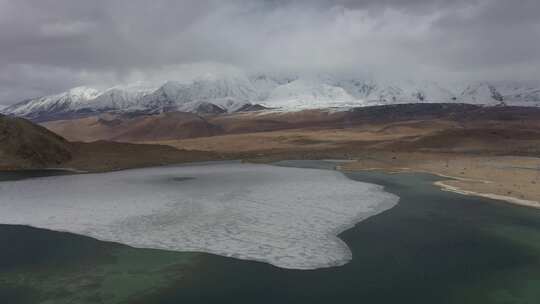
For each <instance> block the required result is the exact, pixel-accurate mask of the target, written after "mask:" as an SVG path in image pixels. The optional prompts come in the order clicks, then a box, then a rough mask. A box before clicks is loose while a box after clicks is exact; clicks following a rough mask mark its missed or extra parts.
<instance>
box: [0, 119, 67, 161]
mask: <svg viewBox="0 0 540 304" xmlns="http://www.w3.org/2000/svg"><path fill="white" fill-rule="evenodd" d="M71 151H72V146H71V144H70V143H69V142H67V141H66V140H65V139H63V138H62V137H60V136H58V135H56V134H54V133H53V132H51V131H49V130H47V129H45V128H44V127H41V126H38V125H35V124H33V123H31V122H30V121H28V120H25V119H22V118H14V117H8V116H3V115H0V169H21V168H22V169H24V168H43V167H54V166H58V165H60V164H61V163H63V162H65V161H67V160H69V159H70V158H71V157H72V152H71Z"/></svg>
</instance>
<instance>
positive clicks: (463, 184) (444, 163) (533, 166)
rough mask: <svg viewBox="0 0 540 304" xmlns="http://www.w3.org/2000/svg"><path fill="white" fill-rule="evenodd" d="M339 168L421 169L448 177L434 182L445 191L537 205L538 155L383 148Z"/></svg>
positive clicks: (539, 197) (539, 194) (539, 191)
mask: <svg viewBox="0 0 540 304" xmlns="http://www.w3.org/2000/svg"><path fill="white" fill-rule="evenodd" d="M341 169H342V170H345V171H347V170H353V171H354V170H375V169H378V170H383V171H386V172H407V171H408V172H425V173H430V174H435V175H438V176H441V177H447V178H449V180H445V181H439V182H436V183H435V185H437V186H439V187H440V188H441V189H442V190H445V191H451V192H456V193H460V194H464V195H475V196H481V197H486V198H490V199H496V200H502V201H506V202H509V203H512V204H516V205H520V206H527V207H533V208H540V187H539V186H538V185H539V184H540V158H535V157H519V156H474V155H465V154H444V153H384V152H383V153H378V154H377V155H371V156H369V155H368V156H366V157H364V158H362V159H358V160H357V161H356V162H352V163H345V164H343V165H342V166H341Z"/></svg>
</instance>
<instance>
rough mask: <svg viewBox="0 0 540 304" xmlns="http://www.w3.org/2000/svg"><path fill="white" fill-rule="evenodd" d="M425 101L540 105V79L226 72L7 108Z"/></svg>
mask: <svg viewBox="0 0 540 304" xmlns="http://www.w3.org/2000/svg"><path fill="white" fill-rule="evenodd" d="M419 102H456V103H472V104H481V105H488V106H489V105H520V106H540V82H471V83H464V84H461V85H450V86H448V85H446V86H445V85H441V84H439V83H437V82H433V81H423V82H415V81H400V82H378V81H374V80H372V79H368V80H364V79H354V78H340V77H329V76H325V77H299V76H291V77H276V76H271V75H265V74H258V75H251V76H243V75H229V76H223V75H222V76H219V77H215V76H214V77H209V76H207V77H201V78H196V79H194V80H192V81H189V82H179V81H167V82H165V83H163V84H161V85H159V86H149V85H145V84H144V83H135V84H131V85H127V86H115V87H111V88H109V89H106V90H103V91H98V90H96V89H93V88H88V87H77V88H73V89H71V90H69V91H66V92H63V93H60V94H56V95H51V96H44V97H39V98H33V99H28V100H25V101H22V102H19V103H16V104H14V105H11V106H8V107H6V108H4V109H3V110H2V112H3V113H5V114H8V115H15V116H21V117H25V118H29V119H35V120H51V119H61V118H62V117H65V116H69V115H91V114H93V113H104V112H120V113H161V112H167V111H184V112H194V113H201V114H220V113H227V112H228V113H231V112H236V111H238V110H239V109H242V108H243V107H245V106H246V105H249V104H261V105H263V106H265V107H269V108H277V109H280V110H283V111H296V110H302V109H314V108H350V107H362V106H369V105H383V104H395V103H419Z"/></svg>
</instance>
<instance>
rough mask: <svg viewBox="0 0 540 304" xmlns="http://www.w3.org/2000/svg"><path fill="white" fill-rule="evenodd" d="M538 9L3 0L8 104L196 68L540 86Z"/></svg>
mask: <svg viewBox="0 0 540 304" xmlns="http://www.w3.org/2000/svg"><path fill="white" fill-rule="evenodd" d="M539 11H540V2H539V1H537V0H521V1H506V0H469V1H466V0H444V1H443V0H431V1H430V0H335V1H330V0H230V1H224V0H207V1H204V0H203V1H201V0H184V1H174V0H155V1H145V0H132V1H130V0H95V1H72V0H64V1H60V0H57V1H55V0H39V1H35V0H0V104H1V103H9V102H13V101H16V100H18V99H21V98H25V97H30V96H35V95H41V94H50V93H54V92H58V91H61V90H65V89H67V88H69V87H72V86H76V85H82V84H89V85H110V84H114V83H116V82H126V81H131V80H133V79H144V78H145V77H147V78H153V79H154V78H160V77H162V78H167V77H175V76H174V75H175V71H174V70H175V69H176V67H178V66H179V65H180V66H184V65H186V64H190V63H196V62H214V63H221V64H229V65H234V66H238V67H240V68H243V69H247V70H277V71H307V72H319V71H323V72H328V71H342V70H347V71H369V72H372V73H375V74H378V75H379V77H389V76H388V75H392V77H430V78H441V79H450V78H452V79H455V78H467V79H516V78H517V79H525V78H540V75H539V74H540V72H539V71H540V39H539V38H540V21H539V19H540V18H538V16H537V14H538V12H539ZM381 75H382V76H381Z"/></svg>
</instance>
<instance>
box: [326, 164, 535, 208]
mask: <svg viewBox="0 0 540 304" xmlns="http://www.w3.org/2000/svg"><path fill="white" fill-rule="evenodd" d="M336 170H339V171H342V172H355V171H356V172H359V171H382V172H384V173H387V174H398V173H404V172H407V173H426V174H432V175H435V176H439V177H444V178H448V179H449V180H442V181H436V182H433V183H432V184H433V185H434V186H437V187H439V189H440V190H441V191H447V192H453V193H457V194H461V195H467V196H478V197H483V198H488V199H493V200H497V201H503V202H505V203H509V204H512V205H516V206H521V207H528V208H534V209H540V202H538V201H533V200H526V199H520V198H516V197H513V196H507V195H500V194H495V193H482V192H477V191H471V190H465V189H463V188H460V187H458V186H452V185H448V184H446V183H445V182H448V181H451V180H457V181H463V182H476V183H485V184H489V183H493V182H492V181H487V180H478V179H472V178H464V177H457V176H451V175H446V174H442V173H438V172H431V171H426V170H414V169H411V168H394V169H393V170H389V169H385V168H377V167H372V168H365V169H346V168H343V167H342V166H337V167H336Z"/></svg>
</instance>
